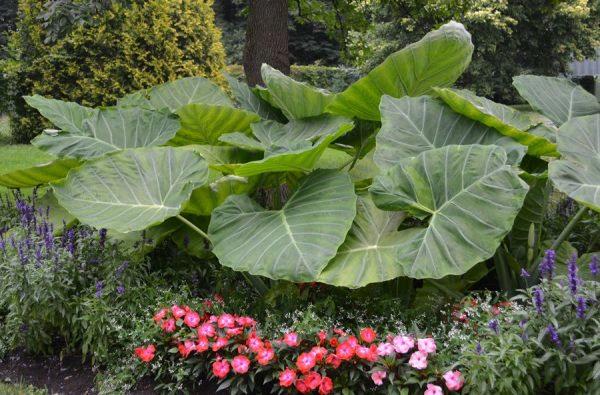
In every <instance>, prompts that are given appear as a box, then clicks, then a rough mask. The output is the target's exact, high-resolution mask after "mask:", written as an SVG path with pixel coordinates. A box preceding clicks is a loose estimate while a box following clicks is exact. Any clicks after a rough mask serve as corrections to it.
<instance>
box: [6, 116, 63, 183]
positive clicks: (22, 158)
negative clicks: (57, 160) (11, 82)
mask: <svg viewBox="0 0 600 395" xmlns="http://www.w3.org/2000/svg"><path fill="white" fill-rule="evenodd" d="M8 140H9V132H8V120H7V119H6V118H0V174H4V173H8V172H10V171H13V170H17V169H23V168H27V167H31V166H34V165H39V164H42V163H45V162H49V161H50V160H52V156H51V155H48V154H46V153H45V152H43V151H40V150H39V149H37V148H35V147H33V146H31V145H8ZM4 190H5V189H4V188H3V187H0V192H2V191H4Z"/></svg>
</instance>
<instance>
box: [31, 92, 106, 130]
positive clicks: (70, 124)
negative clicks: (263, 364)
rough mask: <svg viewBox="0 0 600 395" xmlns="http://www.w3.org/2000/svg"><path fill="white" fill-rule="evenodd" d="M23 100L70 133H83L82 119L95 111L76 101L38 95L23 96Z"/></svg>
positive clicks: (90, 115)
mask: <svg viewBox="0 0 600 395" xmlns="http://www.w3.org/2000/svg"><path fill="white" fill-rule="evenodd" d="M25 102H27V104H29V105H30V106H31V107H33V108H35V109H36V110H38V111H39V112H40V114H42V115H43V116H44V118H46V119H48V120H49V121H50V122H52V123H53V124H54V125H55V126H56V127H57V128H59V129H61V130H64V131H67V132H71V133H83V121H85V120H86V119H88V118H91V117H92V116H93V115H94V114H95V113H96V112H97V110H94V109H93V108H89V107H84V106H81V105H79V104H77V103H72V102H64V101H61V100H55V99H46V98H45V97H42V96H40V95H34V96H25Z"/></svg>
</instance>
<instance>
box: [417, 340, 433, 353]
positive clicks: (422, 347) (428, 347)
mask: <svg viewBox="0 0 600 395" xmlns="http://www.w3.org/2000/svg"><path fill="white" fill-rule="evenodd" d="M417 343H418V345H419V351H423V352H426V353H427V354H431V353H434V352H435V350H436V348H437V347H436V345H435V340H433V339H432V338H431V337H427V338H425V339H419V340H417Z"/></svg>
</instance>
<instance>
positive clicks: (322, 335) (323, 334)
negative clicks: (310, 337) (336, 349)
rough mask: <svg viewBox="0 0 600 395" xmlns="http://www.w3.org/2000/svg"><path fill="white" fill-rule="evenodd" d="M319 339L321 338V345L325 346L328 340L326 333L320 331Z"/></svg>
mask: <svg viewBox="0 0 600 395" xmlns="http://www.w3.org/2000/svg"><path fill="white" fill-rule="evenodd" d="M317 337H318V338H319V344H323V343H324V342H325V340H327V333H325V331H320V332H319V333H317Z"/></svg>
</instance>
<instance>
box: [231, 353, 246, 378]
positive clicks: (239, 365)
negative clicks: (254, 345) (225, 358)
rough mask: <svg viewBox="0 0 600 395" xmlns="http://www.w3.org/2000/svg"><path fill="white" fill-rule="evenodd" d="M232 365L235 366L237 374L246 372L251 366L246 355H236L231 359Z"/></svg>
mask: <svg viewBox="0 0 600 395" xmlns="http://www.w3.org/2000/svg"><path fill="white" fill-rule="evenodd" d="M231 366H233V371H234V372H236V373H237V374H244V373H246V372H248V369H249V368H250V360H249V359H248V357H247V356H245V355H236V356H235V357H233V360H232V361H231Z"/></svg>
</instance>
